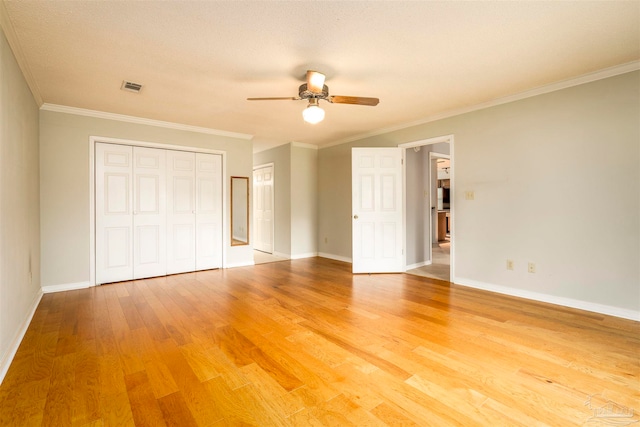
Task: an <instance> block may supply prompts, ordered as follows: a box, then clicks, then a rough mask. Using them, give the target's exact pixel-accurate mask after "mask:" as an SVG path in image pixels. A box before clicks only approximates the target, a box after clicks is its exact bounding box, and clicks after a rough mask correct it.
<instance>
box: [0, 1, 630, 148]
mask: <svg viewBox="0 0 640 427" xmlns="http://www.w3.org/2000/svg"><path fill="white" fill-rule="evenodd" d="M4 6H5V9H6V13H7V16H8V18H9V19H8V22H9V23H10V24H9V25H10V27H12V29H13V35H14V36H15V40H13V43H12V45H13V47H14V49H16V43H15V42H16V41H17V44H18V45H19V50H20V51H21V52H20V54H19V55H17V56H18V57H19V58H21V65H22V67H23V68H25V67H26V68H27V69H28V70H27V73H28V74H30V76H31V77H32V81H31V86H32V89H33V90H34V91H36V92H38V94H37V96H39V97H40V98H41V99H42V101H43V102H45V103H49V104H58V105H64V106H70V107H78V108H85V109H91V110H98V111H104V112H110V113H118V114H125V115H131V116H136V117H142V118H149V119H155V120H162V121H169V122H176V123H181V124H186V125H193V126H200V127H207V128H212V129H218V130H223V131H229V132H238V133H243V134H250V135H253V141H254V150H261V149H264V148H267V147H269V146H274V145H279V144H282V143H286V142H289V141H296V142H303V143H309V144H317V145H323V144H329V143H335V142H338V141H343V140H348V139H349V138H354V137H355V136H358V135H363V134H367V133H374V132H377V131H380V130H383V129H388V128H397V127H401V126H403V125H406V124H408V123H413V122H416V121H420V120H424V119H426V118H428V117H431V116H434V115H438V114H442V113H443V112H446V111H452V110H456V109H462V108H466V107H470V106H473V105H477V104H481V103H484V102H488V101H491V100H494V99H497V98H501V97H505V96H509V95H512V94H516V93H519V92H523V91H527V90H530V89H532V88H536V87H540V86H543V85H546V84H550V83H553V82H557V81H561V80H565V79H569V78H573V77H576V76H580V75H583V74H586V73H590V72H594V71H597V70H601V69H604V68H607V67H612V66H616V65H620V64H625V63H629V62H631V61H637V60H638V59H639V58H640V29H639V28H640V2H638V1H630V2H623V1H603V2H590V1H576V2H572V1H562V2H560V1H545V2H542V1H540V2H538V1H533V2H531V1H530V2H482V1H478V2H456V1H446V2H439V1H429V2H427V1H423V2H420V1H417V2H416V1H411V2H405V1H376V2H371V1H367V2H355V1H340V2H325V1H300V2H271V1H269V2H263V1H229V2H225V1H198V2H195V1H194V2H191V1H189V2H183V1H162V2H156V1H140V2H139V1H118V2H114V1H47V2H45V1H4ZM5 24H6V19H5ZM307 69H315V70H318V71H321V72H324V73H325V74H326V75H327V81H326V84H327V85H328V86H329V89H330V93H331V94H333V95H353V96H370V97H378V98H380V104H379V105H378V106H377V107H366V106H354V105H339V104H329V103H323V104H322V107H323V108H324V109H325V111H326V118H325V120H324V121H323V122H321V123H319V124H317V125H309V124H306V123H304V122H303V121H302V115H301V112H302V110H303V109H304V108H305V106H306V104H305V101H261V102H258V101H253V102H250V101H246V98H247V97H268V96H296V95H297V88H298V86H299V85H300V84H301V83H302V79H303V77H304V74H305V71H306V70H307ZM123 80H130V81H133V82H136V83H141V84H143V85H144V87H143V90H142V92H141V93H140V94H133V93H130V92H125V91H122V90H120V85H121V83H122V81H123ZM34 86H35V87H34Z"/></svg>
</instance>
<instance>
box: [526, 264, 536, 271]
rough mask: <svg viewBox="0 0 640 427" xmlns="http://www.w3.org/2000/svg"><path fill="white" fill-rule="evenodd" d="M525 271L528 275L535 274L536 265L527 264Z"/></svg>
mask: <svg viewBox="0 0 640 427" xmlns="http://www.w3.org/2000/svg"><path fill="white" fill-rule="evenodd" d="M527 271H528V272H529V273H535V272H536V265H535V264H534V263H532V262H530V263H529V266H528V267H527Z"/></svg>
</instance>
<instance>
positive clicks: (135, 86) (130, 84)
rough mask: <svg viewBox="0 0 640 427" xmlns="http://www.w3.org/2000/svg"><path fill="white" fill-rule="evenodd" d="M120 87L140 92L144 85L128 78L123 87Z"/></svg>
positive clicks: (123, 82)
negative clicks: (129, 80)
mask: <svg viewBox="0 0 640 427" xmlns="http://www.w3.org/2000/svg"><path fill="white" fill-rule="evenodd" d="M120 89H122V90H128V91H129V92H135V93H139V92H140V90H141V89H142V85H141V84H140V83H133V82H128V81H126V80H123V81H122V87H120Z"/></svg>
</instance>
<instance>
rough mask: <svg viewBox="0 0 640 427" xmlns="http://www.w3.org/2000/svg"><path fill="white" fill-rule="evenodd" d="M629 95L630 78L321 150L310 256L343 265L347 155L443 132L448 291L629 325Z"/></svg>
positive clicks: (632, 227)
mask: <svg viewBox="0 0 640 427" xmlns="http://www.w3.org/2000/svg"><path fill="white" fill-rule="evenodd" d="M639 93H640V73H639V72H632V73H627V74H623V75H619V76H616V77H611V78H608V79H603V80H599V81H596V82H592V83H587V84H583V85H579V86H575V87H571V88H567V89H563V90H559V91H556V92H552V93H548V94H544V95H539V96H535V97H531V98H527V99H524V100H520V101H516V102H512V103H508V104H503V105H499V106H495V107H491V108H486V109H483V110H479V111H475V112H472V113H467V114H463V115H459V116H455V117H451V118H448V119H443V120H439V121H434V122H430V123H426V124H423V125H419V126H415V127H412V128H408V129H403V130H400V131H395V132H391V133H387V134H383V135H378V136H375V137H372V138H367V139H363V140H359V141H356V142H353V143H349V144H342V145H337V146H334V147H328V148H324V149H321V150H320V152H319V212H320V216H319V236H320V245H319V247H320V252H323V253H327V254H331V255H333V256H336V257H343V258H350V257H351V239H350V236H351V221H350V210H351V189H350V187H351V185H350V180H351V166H350V150H351V147H353V146H372V147H375V146H396V145H398V144H402V143H406V142H411V141H417V140H422V139H426V138H432V137H436V136H442V135H449V134H453V135H454V141H455V142H454V145H453V149H454V152H453V158H454V162H455V163H454V174H455V185H456V188H455V194H454V204H455V205H454V206H455V208H454V209H455V222H454V224H453V227H454V232H455V242H454V245H455V249H454V250H455V253H454V257H455V271H454V274H455V276H454V280H455V281H456V282H457V283H463V284H467V285H470V286H476V287H485V288H489V289H493V290H498V291H505V292H508V293H511V294H516V295H521V296H526V297H534V298H537V299H543V300H548V301H553V302H558V303H566V304H567V305H574V306H576V305H577V306H581V307H586V308H590V309H594V310H597V311H605V312H616V311H617V312H619V313H617V314H621V315H630V314H631V315H635V316H636V318H638V317H640V286H639V285H638V284H639V283H640V266H639V260H640V221H639V220H638V218H640V200H639V199H640V176H639V173H640V172H639V171H640V153H639V146H640V142H639V141H640V126H639V125H638V123H639V122H638V118H639V117H640V99H639ZM465 191H474V192H475V200H473V201H470V200H465V198H464V193H465ZM324 237H326V238H327V243H324ZM506 259H512V260H514V261H515V270H514V271H507V270H506V268H505V264H506ZM528 262H534V263H535V264H536V269H537V272H536V273H535V274H531V273H527V270H526V266H527V263H528Z"/></svg>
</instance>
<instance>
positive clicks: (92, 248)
mask: <svg viewBox="0 0 640 427" xmlns="http://www.w3.org/2000/svg"><path fill="white" fill-rule="evenodd" d="M97 143H105V144H118V145H129V146H132V147H146V148H160V149H165V150H177V151H188V152H191V153H206V154H219V155H221V156H222V268H226V263H227V253H226V248H227V241H228V239H227V235H226V231H225V230H227V224H228V223H229V218H228V217H227V215H228V214H227V186H226V181H227V152H226V151H221V150H210V149H206V148H197V147H191V146H186V145H174V144H162V143H158V142H146V141H135V140H130V139H121V138H110V137H102V136H89V286H96V208H95V207H96V204H95V202H96V193H95V191H96V176H95V175H96V171H95V147H96V144H97Z"/></svg>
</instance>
